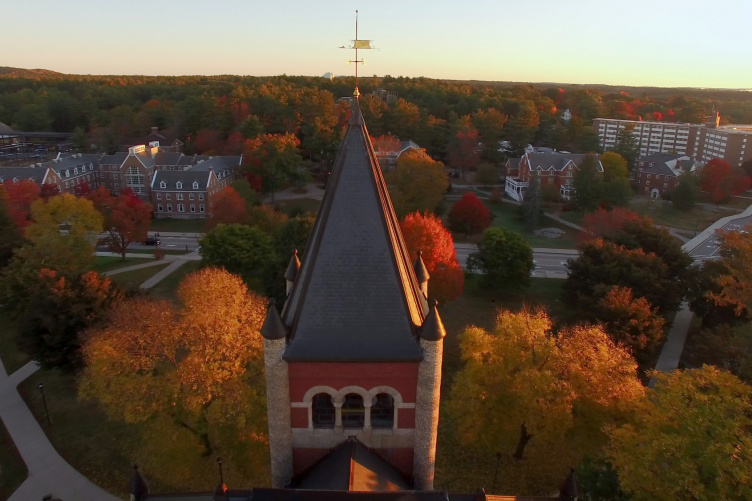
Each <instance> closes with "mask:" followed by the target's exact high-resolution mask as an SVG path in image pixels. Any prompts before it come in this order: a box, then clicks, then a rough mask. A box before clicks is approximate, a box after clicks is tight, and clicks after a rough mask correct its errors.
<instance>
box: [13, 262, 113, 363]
mask: <svg viewBox="0 0 752 501" xmlns="http://www.w3.org/2000/svg"><path fill="white" fill-rule="evenodd" d="M119 297H120V293H119V292H118V291H117V290H116V289H115V287H114V286H113V285H112V284H111V282H110V280H109V279H108V278H105V277H102V276H100V275H98V274H97V273H95V272H93V271H89V272H86V273H84V274H83V275H79V276H76V277H73V278H70V279H69V278H66V277H65V276H63V275H61V274H59V273H57V272H56V271H54V270H49V269H46V268H44V269H42V270H41V271H40V272H39V276H38V277H37V279H36V280H35V281H34V287H33V289H31V293H30V297H29V299H28V301H27V303H26V305H25V308H24V310H23V311H22V312H21V316H20V334H21V335H20V336H19V339H20V341H21V347H22V348H23V349H24V351H26V352H27V353H29V354H30V355H32V356H33V357H34V360H36V361H37V362H39V363H41V364H42V365H43V366H44V367H59V368H63V369H76V368H78V367H79V366H80V364H81V360H80V352H79V350H80V344H81V338H80V335H81V333H82V332H83V331H84V330H85V329H87V328H89V327H94V326H97V325H99V324H100V323H101V321H102V319H103V318H104V317H105V315H106V314H107V308H108V307H109V305H110V304H111V303H112V302H113V301H115V300H117V299H118V298H119Z"/></svg>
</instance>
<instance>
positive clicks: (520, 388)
mask: <svg viewBox="0 0 752 501" xmlns="http://www.w3.org/2000/svg"><path fill="white" fill-rule="evenodd" d="M461 351H462V361H463V368H462V370H461V371H460V372H459V373H458V374H457V376H456V377H455V380H454V383H453V385H452V389H451V394H450V395H451V396H450V399H449V401H448V403H447V408H448V410H449V415H450V417H451V419H452V420H453V423H454V424H455V426H454V428H455V429H456V430H457V433H458V435H459V439H460V441H461V443H462V444H463V445H465V446H467V447H471V448H472V449H474V450H477V451H478V453H480V454H484V453H485V454H492V453H493V452H496V451H499V452H501V453H502V456H503V457H507V458H509V460H507V461H504V462H503V463H502V464H503V466H502V468H503V469H504V471H505V472H507V473H511V472H513V471H516V472H517V475H511V474H509V475H504V474H503V473H504V472H502V478H504V480H503V481H504V482H506V483H508V484H511V485H510V486H509V487H510V489H514V491H515V492H520V491H522V492H525V493H529V494H544V493H548V492H550V491H551V490H553V489H555V488H556V487H558V484H559V482H560V481H561V479H562V478H563V477H564V476H565V474H566V471H567V470H568V468H569V467H570V466H571V465H573V464H577V463H578V462H579V461H580V460H581V459H582V457H583V455H584V454H585V453H594V452H597V451H599V450H600V448H601V447H602V446H603V445H604V444H605V436H604V435H603V434H602V433H601V432H600V431H599V430H600V428H601V426H603V425H605V424H610V423H613V422H614V421H615V420H616V421H617V422H618V421H619V420H622V419H624V418H625V417H626V416H628V415H629V412H630V410H631V408H632V405H633V404H634V402H635V401H637V400H638V399H639V398H640V397H641V395H642V393H643V387H642V384H640V382H639V380H638V378H637V364H636V363H635V361H634V360H633V359H632V357H631V356H630V355H629V353H628V352H627V351H626V350H625V349H623V348H621V347H619V346H617V345H616V344H615V343H614V342H613V341H611V339H610V338H609V337H608V336H607V335H606V334H605V333H604V332H603V330H602V329H601V328H600V327H595V326H577V327H570V328H565V329H562V330H560V331H559V332H558V334H557V335H554V334H553V332H552V330H551V320H550V319H549V317H548V315H546V313H545V312H543V311H530V310H523V311H521V312H519V313H513V312H510V311H505V310H502V311H500V312H499V315H498V317H497V320H496V328H495V329H494V330H493V331H492V332H489V331H486V330H484V329H481V328H478V327H470V328H468V329H467V330H465V332H464V333H463V334H462V337H461ZM523 460H524V462H523ZM518 465H519V466H518ZM515 468H522V470H523V471H524V472H525V473H524V474H520V472H519V470H515Z"/></svg>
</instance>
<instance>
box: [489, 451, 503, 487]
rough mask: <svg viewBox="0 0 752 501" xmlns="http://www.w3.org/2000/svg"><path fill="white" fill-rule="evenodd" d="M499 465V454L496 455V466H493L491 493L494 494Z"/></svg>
mask: <svg viewBox="0 0 752 501" xmlns="http://www.w3.org/2000/svg"><path fill="white" fill-rule="evenodd" d="M499 463H501V452H497V453H496V464H495V465H494V474H493V482H492V483H491V492H496V477H497V476H498V474H499Z"/></svg>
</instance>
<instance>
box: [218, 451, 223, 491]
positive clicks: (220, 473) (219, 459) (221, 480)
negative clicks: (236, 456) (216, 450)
mask: <svg viewBox="0 0 752 501" xmlns="http://www.w3.org/2000/svg"><path fill="white" fill-rule="evenodd" d="M217 465H219V483H220V484H221V485H225V477H224V475H222V456H220V457H218V458H217Z"/></svg>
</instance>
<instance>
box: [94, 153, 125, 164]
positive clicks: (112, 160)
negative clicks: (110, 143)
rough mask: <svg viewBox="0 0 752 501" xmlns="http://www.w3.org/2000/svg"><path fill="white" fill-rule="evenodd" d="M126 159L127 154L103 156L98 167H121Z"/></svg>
mask: <svg viewBox="0 0 752 501" xmlns="http://www.w3.org/2000/svg"><path fill="white" fill-rule="evenodd" d="M126 158H128V152H126V151H118V152H117V153H115V154H113V155H105V156H103V157H102V158H101V159H100V160H99V164H100V165H122V164H123V162H125V159H126Z"/></svg>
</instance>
